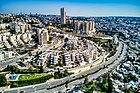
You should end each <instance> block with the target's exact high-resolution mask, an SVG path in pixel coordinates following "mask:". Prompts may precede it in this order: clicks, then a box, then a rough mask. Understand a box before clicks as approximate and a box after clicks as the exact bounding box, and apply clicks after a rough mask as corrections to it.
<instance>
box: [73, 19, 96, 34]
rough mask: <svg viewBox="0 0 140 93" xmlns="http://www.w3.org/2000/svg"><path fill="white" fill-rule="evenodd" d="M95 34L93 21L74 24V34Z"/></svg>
mask: <svg viewBox="0 0 140 93" xmlns="http://www.w3.org/2000/svg"><path fill="white" fill-rule="evenodd" d="M92 32H95V28H94V22H93V21H76V22H75V23H74V33H78V34H79V33H80V34H91V33H92Z"/></svg>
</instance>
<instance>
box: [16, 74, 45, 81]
mask: <svg viewBox="0 0 140 93" xmlns="http://www.w3.org/2000/svg"><path fill="white" fill-rule="evenodd" d="M44 76H48V74H47V73H43V74H24V75H20V76H19V78H18V80H31V79H36V78H41V77H44Z"/></svg>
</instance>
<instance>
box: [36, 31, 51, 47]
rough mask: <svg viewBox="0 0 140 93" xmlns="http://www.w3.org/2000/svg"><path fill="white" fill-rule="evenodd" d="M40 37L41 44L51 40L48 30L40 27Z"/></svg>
mask: <svg viewBox="0 0 140 93" xmlns="http://www.w3.org/2000/svg"><path fill="white" fill-rule="evenodd" d="M38 39H39V44H41V45H46V44H47V41H49V35H48V30H47V29H40V30H39V32H38Z"/></svg>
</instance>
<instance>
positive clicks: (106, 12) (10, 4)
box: [0, 0, 140, 16]
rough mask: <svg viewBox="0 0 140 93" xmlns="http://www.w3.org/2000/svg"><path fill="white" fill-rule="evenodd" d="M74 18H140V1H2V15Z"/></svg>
mask: <svg viewBox="0 0 140 93" xmlns="http://www.w3.org/2000/svg"><path fill="white" fill-rule="evenodd" d="M61 7H64V8H66V11H67V15H70V16H71V15H72V16H140V0H0V13H20V12H22V13H30V12H31V13H41V14H60V8H61Z"/></svg>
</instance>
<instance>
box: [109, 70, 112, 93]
mask: <svg viewBox="0 0 140 93" xmlns="http://www.w3.org/2000/svg"><path fill="white" fill-rule="evenodd" d="M112 92H113V83H112V80H111V79H110V74H109V73H108V93H112Z"/></svg>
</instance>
